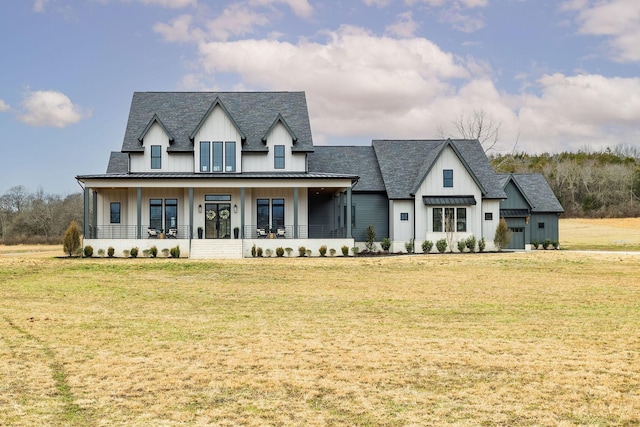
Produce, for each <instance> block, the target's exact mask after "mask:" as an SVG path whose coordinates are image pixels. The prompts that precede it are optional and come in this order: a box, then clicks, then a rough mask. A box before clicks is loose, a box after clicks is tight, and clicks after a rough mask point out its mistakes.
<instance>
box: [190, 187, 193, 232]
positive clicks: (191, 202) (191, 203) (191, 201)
mask: <svg viewBox="0 0 640 427" xmlns="http://www.w3.org/2000/svg"><path fill="white" fill-rule="evenodd" d="M189 239H193V187H189Z"/></svg>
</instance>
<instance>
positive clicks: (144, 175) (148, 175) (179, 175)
mask: <svg viewBox="0 0 640 427" xmlns="http://www.w3.org/2000/svg"><path fill="white" fill-rule="evenodd" d="M358 178H359V177H358V176H357V175H349V174H337V173H322V172H309V173H306V172H283V173H274V172H249V173H184V172H164V173H163V172H138V173H127V172H121V173H107V174H95V175H78V176H77V177H76V179H79V180H83V179H128V180H135V179H211V180H217V179H350V180H351V181H352V182H354V181H357V180H358Z"/></svg>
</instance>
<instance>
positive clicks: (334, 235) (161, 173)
mask: <svg viewBox="0 0 640 427" xmlns="http://www.w3.org/2000/svg"><path fill="white" fill-rule="evenodd" d="M76 179H77V180H78V181H79V182H80V183H81V185H82V186H83V188H84V206H85V218H84V236H85V238H84V245H91V246H92V247H94V248H103V249H106V248H107V247H109V246H111V247H113V248H114V249H115V250H116V253H122V251H124V250H126V249H130V248H132V247H138V248H139V249H140V250H141V251H142V250H144V249H148V248H150V247H152V246H156V247H157V248H158V249H159V250H161V249H163V248H169V247H174V246H178V245H179V246H180V249H181V253H182V254H183V255H187V256H190V257H192V258H229V257H236V258H237V257H247V256H251V249H252V248H253V247H254V245H255V246H259V247H261V248H263V249H265V250H266V249H272V250H275V248H276V247H291V248H294V249H297V248H298V247H299V246H305V247H306V248H308V249H311V250H312V251H313V252H315V253H317V251H318V248H319V247H320V246H322V245H326V246H327V247H329V248H335V249H336V250H339V249H340V248H341V247H342V246H347V247H349V248H350V247H353V246H355V245H359V244H362V242H364V240H365V236H366V229H367V227H368V226H369V225H373V226H374V228H375V230H376V234H377V238H376V240H377V241H380V240H381V239H383V238H386V237H388V238H390V239H391V241H392V245H393V246H392V248H391V249H392V250H393V251H403V250H405V243H406V242H407V241H410V240H414V241H415V242H417V243H418V244H417V245H416V249H417V251H420V244H419V243H420V242H422V241H423V240H425V239H429V240H432V241H436V240H438V239H441V238H443V237H445V236H452V235H453V236H454V240H455V241H456V242H457V241H458V240H460V239H463V238H466V237H468V236H471V235H473V236H475V237H476V238H477V239H481V238H484V239H485V240H486V242H487V249H491V248H492V242H493V236H494V233H495V229H496V226H497V224H498V221H499V218H500V216H501V212H503V213H504V212H507V211H508V210H509V209H512V210H514V209H515V210H518V212H519V213H522V214H525V212H524V211H525V210H527V212H526V215H525V218H527V219H526V220H527V223H528V217H529V216H528V215H533V214H534V213H535V209H536V207H537V206H538V204H537V202H535V201H534V202H532V197H533V196H528V195H525V194H524V193H522V189H523V188H524V189H525V190H526V191H528V190H529V189H530V186H531V185H535V183H534V181H527V183H526V184H520V181H518V178H514V177H511V178H510V180H509V181H508V182H507V181H505V178H501V177H500V176H499V175H497V174H496V173H495V172H494V170H493V169H492V167H491V165H490V164H489V161H488V159H487V157H486V155H485V154H484V152H483V150H482V147H481V145H480V143H479V142H478V141H477V140H375V141H373V142H372V144H371V146H314V144H313V140H312V135H311V126H310V123H309V115H308V112H307V104H306V98H305V94H304V93H303V92H236V93H231V92H220V93H215V92H196V93H194V92H137V93H134V95H133V100H132V103H131V109H130V111H129V118H128V122H127V128H126V131H125V136H124V141H123V143H122V149H121V151H120V152H113V153H111V157H110V160H109V164H108V167H107V171H106V173H104V174H95V175H80V176H77V177H76ZM543 180H544V178H543ZM510 182H513V183H514V186H515V187H516V188H517V189H518V190H520V191H521V194H522V197H523V198H524V200H526V201H527V202H529V203H528V206H527V207H524V206H523V207H518V208H510V207H509V206H503V205H504V203H505V201H506V200H507V197H508V196H509V194H511V193H514V191H512V189H511V186H510V184H509V183H510ZM544 184H545V185H546V182H544ZM546 188H548V186H547V187H546ZM546 188H545V190H546ZM550 196H553V193H551V194H550ZM509 197H511V196H509ZM553 199H554V200H555V197H553ZM555 201H556V202H557V200H555ZM558 205H559V204H558ZM518 206H519V205H518ZM560 209H561V208H560ZM556 218H557V216H556ZM556 221H557V219H556ZM548 227H549V229H552V226H551V225H549V226H548ZM516 228H517V227H516Z"/></svg>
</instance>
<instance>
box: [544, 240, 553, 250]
mask: <svg viewBox="0 0 640 427" xmlns="http://www.w3.org/2000/svg"><path fill="white" fill-rule="evenodd" d="M549 246H551V239H544V240H543V241H542V249H548V248H549Z"/></svg>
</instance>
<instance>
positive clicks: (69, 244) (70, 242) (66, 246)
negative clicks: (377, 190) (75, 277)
mask: <svg viewBox="0 0 640 427" xmlns="http://www.w3.org/2000/svg"><path fill="white" fill-rule="evenodd" d="M62 249H63V250H64V253H65V254H69V256H70V257H71V256H73V254H75V253H76V252H77V251H78V249H80V229H79V228H78V223H77V222H75V221H71V222H70V223H69V227H68V228H67V231H65V232H64V237H63V238H62Z"/></svg>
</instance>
